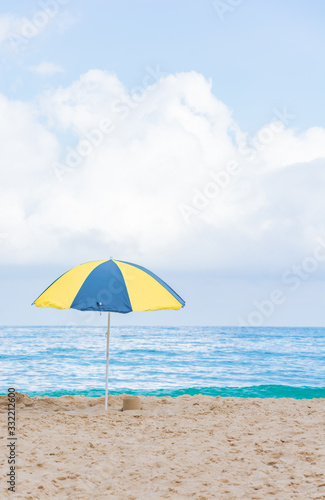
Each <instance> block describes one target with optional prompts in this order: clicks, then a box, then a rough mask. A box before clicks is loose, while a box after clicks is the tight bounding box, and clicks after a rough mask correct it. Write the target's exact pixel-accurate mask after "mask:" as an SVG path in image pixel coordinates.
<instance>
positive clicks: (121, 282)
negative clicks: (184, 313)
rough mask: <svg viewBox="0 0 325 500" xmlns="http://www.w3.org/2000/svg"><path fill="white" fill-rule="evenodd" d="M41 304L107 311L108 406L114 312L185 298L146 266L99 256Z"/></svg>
mask: <svg viewBox="0 0 325 500" xmlns="http://www.w3.org/2000/svg"><path fill="white" fill-rule="evenodd" d="M33 304H35V305H36V306H37V307H55V308H56V309H79V310H80V311H107V312H108V327H107V344H106V384H105V409H106V410H107V395H108V357H109V332H110V313H111V312H119V313H129V312H131V311H158V310H160V309H180V308H181V307H184V306H185V302H184V300H183V299H182V298H181V297H180V296H179V295H177V293H176V292H174V290H172V288H170V286H168V285H167V283H165V282H164V281H163V280H162V279H160V278H159V277H158V276H156V275H155V274H154V273H152V272H151V271H149V270H148V269H145V268H144V267H141V266H138V265H136V264H131V263H130V262H123V261H121V260H115V259H114V260H113V259H109V260H96V261H94V262H87V263H86V264H81V265H80V266H77V267H74V268H73V269H70V271H68V272H66V273H65V274H62V276H60V277H59V278H58V279H57V280H56V281H54V282H53V283H52V285H50V286H49V287H48V288H47V289H46V290H45V291H44V292H43V293H42V294H41V295H40V296H39V297H38V298H37V299H36V300H35V301H34V302H33Z"/></svg>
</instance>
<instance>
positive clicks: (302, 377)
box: [0, 326, 325, 399]
mask: <svg viewBox="0 0 325 500" xmlns="http://www.w3.org/2000/svg"><path fill="white" fill-rule="evenodd" d="M0 339H1V342H0V365H1V372H0V394H1V395H3V394H6V393H7V391H8V388H9V387H13V388H15V390H16V391H17V392H23V393H27V394H29V395H30V396H44V395H48V396H62V395H66V394H72V395H76V394H83V395H85V396H94V397H98V396H102V395H104V394H105V363H106V337H105V328H102V327H90V326H87V327H62V326H51V327H49V326H37V327H35V326H33V327H27V326H26V327H0ZM108 384H109V385H108V387H109V393H110V394H124V393H126V394H135V395H136V394H138V395H156V396H173V397H175V396H179V395H182V394H191V395H194V394H206V395H209V396H236V397H243V398H255V397H258V398H282V397H290V398H296V399H303V398H306V399H311V398H323V397H325V328H286V327H283V328H271V327H269V328H265V327H260V328H257V327H211V326H209V327H201V326H200V327H193V326H189V327H185V326H184V327H162V326H159V327H152V326H143V327H139V326H121V327H114V326H113V327H112V328H111V333H110V353H109V382H108Z"/></svg>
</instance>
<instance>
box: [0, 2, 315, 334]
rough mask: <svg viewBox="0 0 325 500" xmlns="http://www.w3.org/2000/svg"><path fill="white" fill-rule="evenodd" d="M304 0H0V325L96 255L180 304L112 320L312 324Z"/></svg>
mask: <svg viewBox="0 0 325 500" xmlns="http://www.w3.org/2000/svg"><path fill="white" fill-rule="evenodd" d="M324 17H325V5H324V3H323V2H322V1H321V0H313V2H307V1H302V0H295V1H293V0H287V1H286V2H282V1H279V0H274V1H273V2H269V1H267V0H242V1H241V0H200V2H198V1H194V0H177V1H175V0H173V1H172V0H150V1H149V0H119V1H117V0H114V1H113V0H105V1H104V0H93V1H92V2H90V1H86V0H78V1H76V0H39V1H36V2H35V1H32V0H24V1H22V0H17V1H16V2H14V3H13V2H12V3H9V2H5V1H0V65H1V70H0V168H1V183H0V325H87V324H88V325H104V324H105V321H106V319H105V317H104V315H102V316H100V315H99V314H97V313H93V314H89V313H82V312H78V311H72V310H68V311H58V310H52V309H50V308H49V309H45V308H41V309H40V308H36V307H35V306H31V304H32V302H33V300H34V299H35V298H36V297H37V296H38V295H39V294H40V293H41V292H42V291H43V290H44V289H45V288H46V287H47V286H48V285H49V284H50V283H51V282H53V281H54V280H55V279H56V278H57V277H58V276H60V275H61V274H62V273H63V272H65V271H67V270H68V269H70V268H71V267H73V266H75V265H78V264H80V263H82V262H88V261H91V260H101V259H105V258H109V257H111V256H113V257H114V258H116V259H119V260H125V261H128V262H135V263H138V264H140V265H143V266H144V267H147V268H149V269H151V270H152V271H153V272H155V273H156V274H158V275H159V276H160V277H161V278H163V279H164V280H165V281H167V282H168V283H169V284H170V285H171V286H172V288H174V289H175V290H176V291H177V293H179V295H181V296H182V297H183V298H184V300H185V301H186V307H185V308H184V309H182V310H181V311H160V312H155V313H132V314H128V315H118V314H115V315H114V324H116V325H123V324H127V325H132V324H134V325H233V326H237V325H248V326H325V314H324V307H323V301H324V292H325V286H324V276H325V223H324V217H323V214H324V209H325V201H324V194H323V192H324V180H325V170H324V167H325V109H324V108H325V100H324V83H325V82H324V80H325V78H324V76H325V69H324V64H323V60H324V47H325V32H324V29H323V27H324Z"/></svg>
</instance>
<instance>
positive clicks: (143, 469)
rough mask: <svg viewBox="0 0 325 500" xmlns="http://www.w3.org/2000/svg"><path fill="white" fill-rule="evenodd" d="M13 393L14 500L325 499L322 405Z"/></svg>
mask: <svg viewBox="0 0 325 500" xmlns="http://www.w3.org/2000/svg"><path fill="white" fill-rule="evenodd" d="M16 396H17V398H16V402H17V416H18V420H17V443H18V444H17V449H18V451H19V452H18V473H17V490H16V494H15V498H33V499H42V498H47V497H48V498H71V499H73V498H78V499H89V498H90V497H91V496H94V497H95V498H99V499H101V498H103V499H104V498H117V499H121V500H122V499H130V500H131V499H133V500H135V499H148V500H149V499H155V498H171V499H174V498H184V499H185V498H194V499H200V500H202V499H210V498H220V499H225V500H228V499H237V498H247V499H264V498H281V500H282V499H286V498H310V499H313V498H315V499H316V498H318V499H321V498H325V476H324V471H325V453H324V450H325V446H324V445H325V443H324V413H325V399H324V398H319V399H302V400H297V399H290V398H283V399H271V398H265V399H259V398H233V397H227V398H222V397H212V396H200V395H194V396H190V395H183V396H178V397H176V398H172V397H168V396H166V397H155V396H147V397H146V396H139V398H140V402H141V410H131V411H124V412H123V411H121V408H122V404H123V395H119V396H114V395H109V398H108V407H109V408H108V411H107V412H105V409H104V397H103V396H102V397H100V398H94V397H85V396H61V397H47V396H42V397H41V396H38V397H29V396H27V395H25V394H21V393H16ZM6 405H7V398H6V396H1V397H0V411H1V413H3V414H5V413H6ZM4 421H5V419H1V422H2V423H5V422H4ZM5 435H6V429H5V427H4V428H3V429H2V436H5ZM1 469H2V471H1V473H2V477H4V476H5V473H6V472H7V470H6V469H7V464H6V463H5V464H4V465H3V466H1ZM4 483H5V482H4V481H3V482H2V485H1V487H2V488H4ZM2 492H3V494H4V497H5V498H7V495H9V494H10V492H9V493H6V492H5V491H4V489H2ZM8 498H9V496H8Z"/></svg>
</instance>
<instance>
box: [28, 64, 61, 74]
mask: <svg viewBox="0 0 325 500" xmlns="http://www.w3.org/2000/svg"><path fill="white" fill-rule="evenodd" d="M29 69H30V71H32V72H33V73H36V74H37V75H40V76H51V75H54V74H55V73H63V72H64V69H63V68H62V67H61V66H59V65H58V64H54V63H52V62H42V63H40V64H38V65H37V66H31V67H30V68H29Z"/></svg>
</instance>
